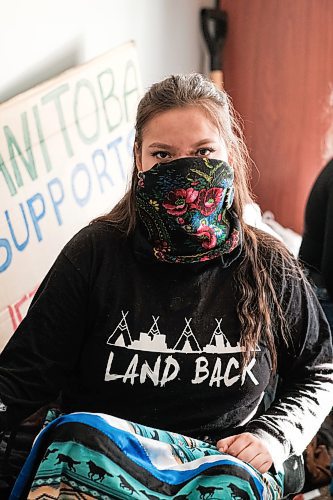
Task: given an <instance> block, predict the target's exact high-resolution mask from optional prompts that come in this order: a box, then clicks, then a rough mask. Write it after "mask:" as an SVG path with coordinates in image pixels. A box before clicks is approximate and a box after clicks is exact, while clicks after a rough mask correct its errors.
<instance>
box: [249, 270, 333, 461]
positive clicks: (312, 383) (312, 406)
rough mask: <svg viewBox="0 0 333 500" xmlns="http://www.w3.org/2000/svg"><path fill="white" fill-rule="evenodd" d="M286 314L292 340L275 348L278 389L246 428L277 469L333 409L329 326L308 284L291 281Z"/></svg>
mask: <svg viewBox="0 0 333 500" xmlns="http://www.w3.org/2000/svg"><path fill="white" fill-rule="evenodd" d="M292 288H293V292H292V294H291V299H290V302H289V307H288V310H287V313H286V314H287V316H288V317H289V322H290V325H291V335H292V339H291V340H292V342H291V344H290V345H289V347H288V349H287V348H279V352H278V373H279V378H280V380H281V385H280V389H279V391H278V393H277V397H276V399H275V401H274V402H273V404H272V405H271V407H270V408H269V409H268V410H267V411H266V412H265V413H264V414H263V415H261V416H259V417H258V418H255V419H254V420H252V421H251V422H250V423H249V424H248V425H247V429H246V430H248V431H249V432H251V433H253V434H255V435H256V436H258V437H260V438H261V439H263V440H264V441H265V442H266V444H267V446H268V448H269V450H270V452H271V455H272V458H273V461H274V463H275V465H276V466H277V467H279V468H280V467H281V466H282V462H284V461H285V460H286V459H287V458H288V457H289V456H290V455H292V454H296V455H301V454H302V452H303V451H304V449H305V448H306V446H307V445H308V443H309V442H310V441H311V439H312V438H313V436H314V435H315V434H316V432H317V431H318V429H319V427H320V425H321V423H322V422H323V420H324V419H325V417H326V415H328V413H329V412H330V410H331V408H332V406H333V362H332V361H333V355H332V340H331V335H330V330H329V326H328V323H327V320H326V318H325V316H324V313H323V311H322V310H321V307H320V305H319V303H318V301H317V298H316V297H315V295H314V293H313V291H312V289H311V287H310V285H309V284H308V282H307V281H306V280H305V279H304V280H303V281H302V282H301V283H300V282H298V283H294V285H293V287H292Z"/></svg>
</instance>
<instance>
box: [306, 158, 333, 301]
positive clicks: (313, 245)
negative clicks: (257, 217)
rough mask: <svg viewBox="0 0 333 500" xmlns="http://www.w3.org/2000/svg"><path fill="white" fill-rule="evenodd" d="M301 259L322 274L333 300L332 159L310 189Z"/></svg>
mask: <svg viewBox="0 0 333 500" xmlns="http://www.w3.org/2000/svg"><path fill="white" fill-rule="evenodd" d="M299 258H300V260H301V261H302V262H304V263H305V265H306V266H308V267H309V268H310V269H314V270H315V271H317V272H319V273H320V274H321V276H322V279H323V284H324V285H325V287H326V288H327V290H328V293H329V295H330V298H331V299H332V300H333V159H332V160H331V161H330V162H329V163H328V164H327V165H326V166H325V167H324V169H323V170H322V171H321V172H320V174H319V176H318V177H317V179H316V181H315V183H314V185H313V187H312V189H311V192H310V195H309V198H308V201H307V204H306V209H305V228H304V234H303V239H302V244H301V247H300V251H299Z"/></svg>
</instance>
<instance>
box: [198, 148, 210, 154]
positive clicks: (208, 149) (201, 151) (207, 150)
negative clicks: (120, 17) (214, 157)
mask: <svg viewBox="0 0 333 500" xmlns="http://www.w3.org/2000/svg"><path fill="white" fill-rule="evenodd" d="M213 151H214V150H213V149H212V148H200V149H198V151H197V153H196V154H197V155H198V156H209V155H210V153H213Z"/></svg>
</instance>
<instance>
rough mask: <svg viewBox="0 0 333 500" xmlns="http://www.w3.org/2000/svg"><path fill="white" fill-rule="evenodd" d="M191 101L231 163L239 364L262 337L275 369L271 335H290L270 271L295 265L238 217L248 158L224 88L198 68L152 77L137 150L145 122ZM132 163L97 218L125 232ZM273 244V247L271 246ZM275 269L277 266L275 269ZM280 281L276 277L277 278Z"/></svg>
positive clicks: (246, 198) (129, 220)
mask: <svg viewBox="0 0 333 500" xmlns="http://www.w3.org/2000/svg"><path fill="white" fill-rule="evenodd" d="M184 106H186V107H189V106H196V107H200V108H201V109H202V110H204V111H205V113H206V114H207V117H208V118H209V119H210V120H212V121H213V122H214V123H215V124H216V126H217V127H218V129H219V131H220V134H221V136H222V137H223V139H224V141H225V142H226V146H227V150H228V157H229V162H230V164H231V165H232V166H233V168H234V175H235V179H234V186H235V198H234V201H233V210H234V211H235V212H236V213H237V214H238V216H239V219H240V224H241V227H242V230H243V235H244V237H243V257H242V260H241V262H240V265H239V267H238V269H237V272H236V273H235V274H234V276H235V278H234V289H235V296H236V300H237V311H238V316H239V319H240V323H241V330H242V333H241V345H242V346H243V347H244V352H243V357H242V365H243V366H245V364H246V363H247V362H248V361H249V359H250V358H251V356H252V354H251V351H253V350H255V349H256V348H257V346H258V344H259V340H260V339H264V340H265V341H266V344H267V346H268V349H269V351H270V353H271V357H272V365H273V369H274V370H275V369H276V364H277V353H276V342H275V338H276V336H277V334H278V333H280V334H281V335H282V338H283V339H284V341H285V342H286V343H288V341H289V339H290V335H289V329H288V324H287V322H286V319H285V314H284V310H283V301H282V300H281V296H280V295H279V292H278V290H279V289H280V290H281V286H277V283H275V279H276V278H274V276H276V275H277V273H278V275H279V276H281V275H282V274H283V275H285V274H286V273H290V272H292V273H294V274H295V273H296V274H297V273H298V270H297V266H296V264H295V262H294V260H293V258H292V257H291V255H290V254H289V252H288V251H287V249H286V248H285V247H284V245H283V244H280V243H279V242H278V241H277V240H275V238H273V237H271V236H270V235H268V234H266V233H263V232H261V231H258V230H255V229H254V228H251V227H250V226H248V225H247V224H245V222H244V221H243V217H242V214H243V210H244V206H245V204H246V203H251V202H252V201H253V197H252V195H251V192H250V188H249V174H250V171H251V168H252V161H251V159H250V157H249V154H248V151H247V148H246V146H245V142H244V138H243V133H242V125H241V120H240V118H239V116H238V114H237V113H236V111H235V109H234V108H233V105H232V102H231V99H230V97H229V96H228V94H227V93H226V92H224V91H223V90H218V89H217V88H216V86H215V85H214V84H213V83H212V82H211V81H210V80H208V79H207V78H206V77H204V76H203V75H201V74H198V73H192V74H186V75H172V76H170V77H168V78H166V79H165V80H163V81H161V82H158V83H155V84H154V85H152V86H151V87H150V89H149V90H148V91H147V92H146V94H145V95H144V96H143V98H142V99H141V101H140V103H139V106H138V110H137V117H136V126H135V144H136V147H137V150H138V151H139V152H140V150H141V147H142V134H143V133H144V129H145V126H146V125H147V123H148V122H149V121H150V120H151V119H152V118H153V117H154V116H156V115H157V114H159V113H162V112H163V111H167V110H170V109H174V108H179V107H184ZM137 182H138V178H137V169H136V165H135V160H134V168H133V174H132V179H131V184H130V187H129V189H128V191H127V193H126V194H125V196H124V197H123V198H122V199H121V200H120V201H119V203H118V204H117V205H116V206H115V207H114V208H113V209H112V210H111V212H110V213H108V214H107V215H104V216H102V217H99V218H98V219H95V221H96V220H107V221H110V222H112V223H113V224H115V225H116V226H117V227H118V228H119V229H120V230H121V231H123V232H124V234H126V235H128V234H130V233H131V232H132V231H133V229H134V227H135V224H136V201H135V191H136V186H137ZM272 249H273V250H272ZM274 270H276V271H277V273H276V272H274ZM280 281H281V280H280Z"/></svg>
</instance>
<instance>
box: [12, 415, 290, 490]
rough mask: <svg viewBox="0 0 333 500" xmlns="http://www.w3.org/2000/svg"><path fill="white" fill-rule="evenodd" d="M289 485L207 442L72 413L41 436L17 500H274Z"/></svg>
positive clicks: (24, 471)
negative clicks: (41, 499) (42, 499)
mask: <svg viewBox="0 0 333 500" xmlns="http://www.w3.org/2000/svg"><path fill="white" fill-rule="evenodd" d="M282 483H283V477H282V474H277V475H274V476H273V475H271V474H269V473H266V474H260V473H259V472H257V471H256V470H255V469H254V468H253V467H251V466H250V465H248V464H246V463H244V462H242V461H240V460H238V459H237V458H234V457H231V456H230V455H227V454H222V453H220V452H219V451H217V449H216V448H215V446H212V445H210V444H208V443H206V442H204V441H200V440H197V439H193V438H189V437H186V436H183V435H180V434H176V433H173V432H166V431H161V430H158V429H154V428H151V427H146V426H143V425H138V424H135V423H133V422H129V421H127V420H122V419H119V418H116V417H111V416H108V415H104V414H93V413H72V414H69V415H62V416H60V417H58V418H56V419H55V420H53V421H52V422H50V423H49V424H48V425H47V426H46V427H45V428H44V430H43V431H42V432H41V433H40V434H39V436H38V437H37V439H36V441H35V444H34V446H33V448H32V451H31V453H30V455H29V457H28V459H27V461H26V463H25V465H24V467H23V469H22V471H21V474H20V476H19V477H18V479H17V481H16V483H15V486H14V489H13V492H12V494H11V496H10V499H11V500H14V499H37V498H38V499H40V498H47V499H57V498H63V499H64V498H66V499H72V498H73V499H74V498H75V499H84V500H90V499H101V500H109V499H129V498H130V499H133V500H134V499H140V500H144V499H148V500H160V499H171V498H172V499H174V500H194V499H197V500H214V499H225V500H228V499H233V500H236V499H237V500H240V499H248V500H250V499H267V500H268V499H271V500H275V499H278V498H281V496H282Z"/></svg>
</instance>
